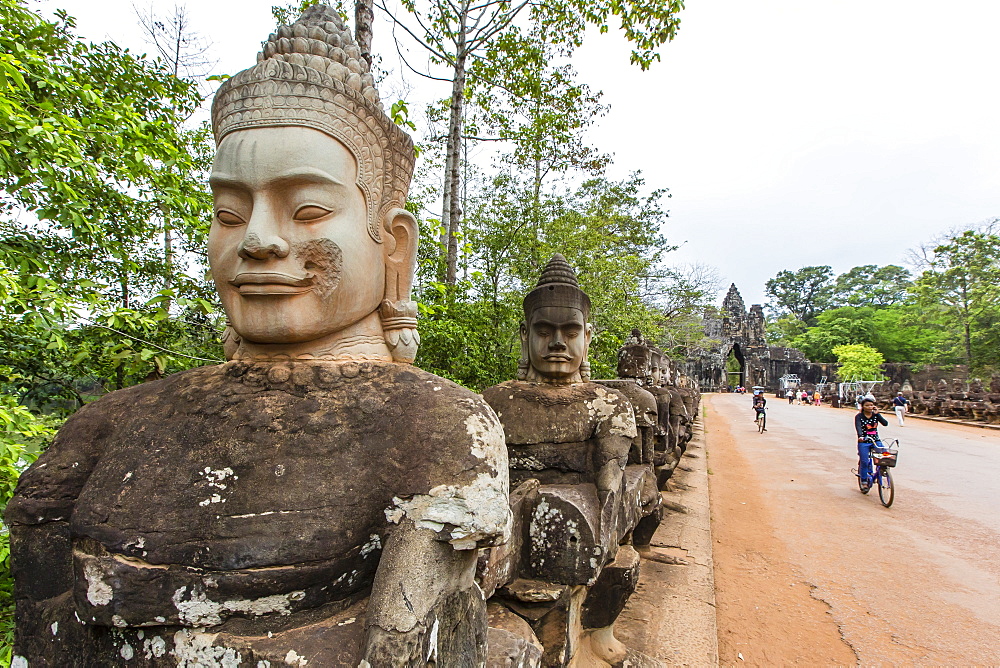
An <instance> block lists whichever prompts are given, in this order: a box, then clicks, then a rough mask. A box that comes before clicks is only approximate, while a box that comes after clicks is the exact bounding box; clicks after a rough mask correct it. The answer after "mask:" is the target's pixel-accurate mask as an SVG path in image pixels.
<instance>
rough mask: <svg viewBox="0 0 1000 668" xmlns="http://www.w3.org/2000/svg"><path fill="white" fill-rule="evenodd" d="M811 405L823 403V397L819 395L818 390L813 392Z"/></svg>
mask: <svg viewBox="0 0 1000 668" xmlns="http://www.w3.org/2000/svg"><path fill="white" fill-rule="evenodd" d="M813 403H814V404H816V405H817V406H819V405H820V404H822V403H823V395H822V394H820V393H819V390H816V391H815V392H813Z"/></svg>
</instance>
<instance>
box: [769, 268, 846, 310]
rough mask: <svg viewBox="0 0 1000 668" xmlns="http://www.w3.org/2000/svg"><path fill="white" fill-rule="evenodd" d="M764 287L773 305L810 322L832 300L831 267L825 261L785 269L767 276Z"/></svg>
mask: <svg viewBox="0 0 1000 668" xmlns="http://www.w3.org/2000/svg"><path fill="white" fill-rule="evenodd" d="M764 289H765V292H766V293H767V295H768V296H769V297H770V298H771V306H772V308H774V309H776V310H777V311H779V312H788V313H791V314H792V315H794V316H795V317H796V318H798V319H799V320H801V321H802V322H804V323H806V324H807V325H812V324H815V321H816V316H817V315H818V314H819V313H821V312H822V311H824V310H826V309H827V308H829V306H830V304H831V303H832V300H833V270H832V269H831V268H830V267H829V266H826V265H824V266H818V267H802V268H801V269H799V270H798V271H789V270H787V269H786V270H783V271H779V272H778V274H777V276H775V277H774V278H772V279H769V280H768V281H767V283H766V284H765V286H764Z"/></svg>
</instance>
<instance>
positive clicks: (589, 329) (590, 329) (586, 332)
mask: <svg viewBox="0 0 1000 668" xmlns="http://www.w3.org/2000/svg"><path fill="white" fill-rule="evenodd" d="M583 336H584V337H585V338H584V340H585V341H586V342H587V345H588V346H589V345H590V340H591V339H592V338H594V326H593V325H591V324H590V323H589V322H588V323H587V326H586V327H584V328H583Z"/></svg>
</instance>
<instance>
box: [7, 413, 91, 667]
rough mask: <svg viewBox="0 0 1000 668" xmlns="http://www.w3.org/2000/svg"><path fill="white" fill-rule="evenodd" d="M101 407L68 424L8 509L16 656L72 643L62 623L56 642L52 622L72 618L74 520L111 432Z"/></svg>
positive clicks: (23, 480) (25, 475)
mask: <svg viewBox="0 0 1000 668" xmlns="http://www.w3.org/2000/svg"><path fill="white" fill-rule="evenodd" d="M98 408H99V407H96V406H93V405H92V406H88V407H85V408H83V409H81V410H80V411H79V412H77V414H76V415H74V416H73V417H72V418H70V419H69V420H67V422H66V424H65V425H64V426H63V428H62V429H60V430H59V434H58V435H57V436H56V438H55V441H54V442H53V443H52V445H51V446H49V448H48V449H47V450H46V451H45V452H44V453H43V454H42V456H41V457H39V458H38V460H37V461H36V462H35V463H34V464H32V465H31V466H30V467H29V468H28V470H26V471H25V472H24V473H23V474H22V475H21V477H20V479H19V480H18V484H17V487H16V488H15V490H14V495H13V497H12V498H11V500H10V503H8V504H7V508H6V510H5V511H4V521H5V523H6V524H7V526H8V527H9V529H10V560H11V574H12V575H13V577H14V602H15V606H16V611H15V616H16V633H15V653H16V654H24V655H32V654H33V650H32V647H33V646H34V643H35V642H36V641H37V642H42V641H44V640H45V639H46V638H49V639H50V640H49V641H48V642H54V641H56V640H59V641H67V642H68V641H69V639H70V637H71V636H72V631H71V629H70V625H69V624H66V623H63V624H60V626H61V627H62V628H63V630H64V631H61V632H60V633H59V635H58V637H55V638H54V637H53V635H54V634H53V631H52V628H53V627H52V622H53V621H58V620H59V619H64V620H68V619H69V618H72V605H71V601H70V596H71V592H72V590H73V543H72V538H71V535H70V520H71V517H72V514H73V510H74V508H75V506H76V500H77V497H78V496H79V494H80V491H81V490H82V489H83V486H84V485H85V484H86V482H87V479H88V478H89V476H90V473H91V472H92V471H93V469H94V466H95V465H96V463H97V461H98V459H99V457H100V452H101V450H102V447H103V445H102V444H103V442H104V440H105V436H106V435H107V433H108V432H109V429H110V427H109V425H108V424H107V422H106V421H105V420H104V419H103V417H102V415H101V411H100V410H98ZM74 621H75V620H74ZM56 628H58V627H56ZM51 651H55V650H51Z"/></svg>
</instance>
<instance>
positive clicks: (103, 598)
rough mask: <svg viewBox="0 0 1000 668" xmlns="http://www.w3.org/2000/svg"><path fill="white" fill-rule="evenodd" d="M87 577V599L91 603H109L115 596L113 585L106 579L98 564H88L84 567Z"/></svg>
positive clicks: (84, 575) (84, 573)
mask: <svg viewBox="0 0 1000 668" xmlns="http://www.w3.org/2000/svg"><path fill="white" fill-rule="evenodd" d="M83 577H85V578H86V579H87V600H88V601H90V604H91V605H107V604H108V603H110V602H111V599H112V598H114V592H113V591H112V590H111V585H109V584H108V583H107V582H105V581H104V579H103V578H104V572H103V571H101V569H100V567H98V566H97V564H87V565H86V566H85V567H84V569H83Z"/></svg>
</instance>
